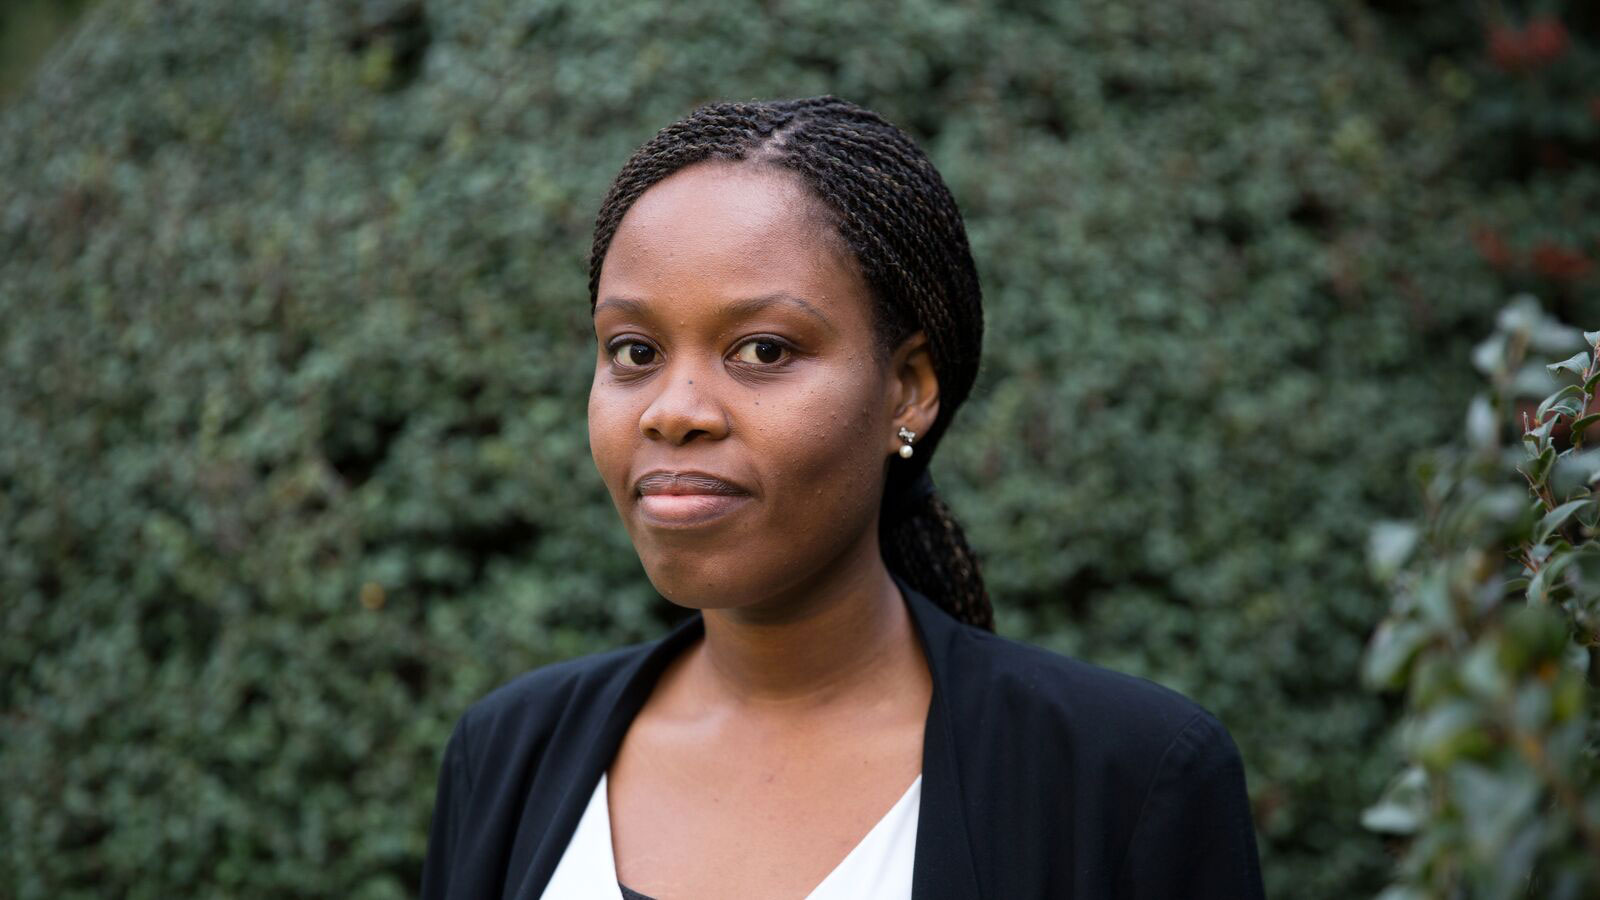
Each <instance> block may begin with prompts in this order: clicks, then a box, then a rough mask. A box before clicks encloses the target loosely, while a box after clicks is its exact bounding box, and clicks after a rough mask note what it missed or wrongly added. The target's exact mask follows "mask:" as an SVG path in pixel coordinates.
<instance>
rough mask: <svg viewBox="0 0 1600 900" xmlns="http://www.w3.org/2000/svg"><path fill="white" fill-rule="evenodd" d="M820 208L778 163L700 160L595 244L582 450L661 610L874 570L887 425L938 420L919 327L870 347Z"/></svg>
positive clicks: (864, 304) (891, 448) (890, 430)
mask: <svg viewBox="0 0 1600 900" xmlns="http://www.w3.org/2000/svg"><path fill="white" fill-rule="evenodd" d="M817 203H818V201H816V200H815V198H813V197H812V196H811V195H810V194H809V193H808V191H807V190H806V188H805V187H804V185H803V184H802V183H801V182H800V181H799V179H798V178H797V177H796V176H794V175H792V174H790V173H787V172H784V171H782V170H776V169H772V168H765V167H754V166H749V165H741V164H736V163H724V162H710V163H700V164H697V165H693V166H689V167H687V168H685V169H682V170H680V171H678V172H676V173H674V174H673V175H671V176H669V177H667V178H666V179H664V180H662V181H661V182H659V183H658V184H656V185H655V186H653V187H651V188H650V189H649V190H647V191H646V192H645V193H644V194H643V195H642V196H640V197H639V199H638V200H637V201H636V202H635V203H634V204H633V206H632V207H631V208H630V209H629V210H628V213H627V215H626V216H624V217H623V220H622V222H621V224H620V225H619V226H618V228H617V232H616V235H615V237H614V238H613V239H612V242H611V246H610V249H609V251H608V252H607V254H606V257H605V261H604V264H603V266H602V268H601V271H600V283H599V295H598V303H597V305H596V307H595V314H594V327H595V335H596V337H597V339H598V342H599V346H598V353H597V356H596V361H595V370H594V383H593V385H592V386H591V388H590V393H589V442H590V448H591V450H592V452H593V454H594V461H595V466H596V467H597V468H598V469H599V471H600V476H601V478H602V479H603V480H604V481H605V483H606V487H607V489H608V490H609V491H610V492H611V499H612V501H613V502H614V503H615V504H616V507H617V511H618V513H620V514H621V516H622V521H623V524H624V525H625V526H626V527H627V529H628V533H629V536H630V537H631V538H632V540H633V545H634V547H635V549H636V550H637V551H638V553H639V558H640V560H641V561H642V562H643V564H644V567H645V570H646V572H647V573H648V574H649V576H650V580H651V582H652V583H653V584H654V585H655V587H656V589H657V590H659V591H660V592H661V594H662V595H663V596H665V597H666V598H667V599H669V600H671V601H673V602H676V603H679V604H682V605H685V606H691V607H696V608H702V609H718V608H730V607H749V606H752V605H755V604H759V603H761V602H762V601H763V600H766V599H769V598H771V597H774V596H780V595H784V594H788V593H791V592H795V591H799V592H804V590H805V588H806V586H807V585H808V584H810V583H813V582H815V581H817V580H818V579H820V578H825V577H827V576H828V574H829V573H836V572H837V570H838V568H840V567H841V566H850V565H860V564H862V561H863V560H866V559H871V560H872V561H873V562H878V558H877V555H876V552H877V517H878V507H879V501H880V498H881V497H882V494H883V484H884V476H885V463H886V461H887V460H888V458H889V455H890V454H892V453H894V452H895V451H896V450H897V448H898V447H899V446H900V443H901V441H900V440H899V438H898V437H896V431H897V430H898V428H899V426H900V425H901V424H905V425H907V426H908V427H910V428H911V429H912V430H914V431H918V432H923V431H925V430H926V428H927V426H928V425H930V424H931V423H932V422H933V419H934V416H935V415H936V414H937V412H938V397H937V384H936V379H935V377H934V373H933V369H932V363H931V360H930V359H929V357H928V355H927V351H926V340H925V338H924V337H923V336H922V335H921V334H920V333H919V334H917V335H915V336H913V338H911V339H909V340H908V341H907V342H906V343H905V344H903V345H902V346H901V347H900V348H899V349H897V350H896V351H895V353H894V354H893V355H892V356H891V358H890V359H889V360H887V361H881V360H879V359H878V358H877V357H876V356H875V354H874V350H873V333H872V324H871V312H870V305H869V304H870V296H869V293H868V290H867V286H866V284H865V282H864V281H863V280H862V278H861V276H860V274H859V273H858V271H857V270H856V268H855V267H854V265H853V261H852V260H851V259H850V257H849V256H848V254H847V253H846V252H845V251H844V250H843V249H842V248H841V246H840V245H839V244H838V243H837V242H836V240H834V239H832V236H831V235H830V234H829V233H828V232H827V231H826V228H827V226H826V225H825V224H823V219H822V218H821V217H819V216H818V214H817V212H818V209H819V207H818V206H817V205H816V204H817ZM704 476H711V478H712V479H720V480H722V481H724V482H727V483H728V485H729V486H727V487H719V486H718V485H717V484H716V483H715V481H707V480H706V478H705V477H704ZM715 491H726V492H727V493H715ZM708 492H709V493H708ZM864 542H866V543H864ZM880 564H881V563H880Z"/></svg>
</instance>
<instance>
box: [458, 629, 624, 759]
mask: <svg viewBox="0 0 1600 900" xmlns="http://www.w3.org/2000/svg"><path fill="white" fill-rule="evenodd" d="M652 646H654V642H652V643H640V644H630V645H628V646H625V647H618V648H614V649H611V650H606V651H602V652H599V653H591V654H588V655H585V656H578V657H574V658H572V659H567V660H562V661H560V662H553V663H548V664H546V665H542V666H539V667H537V668H533V669H530V670H528V671H526V672H523V673H522V674H520V675H517V676H516V677H514V678H512V679H510V680H509V681H506V682H504V683H502V684H501V685H499V686H498V687H496V688H494V689H493V690H491V691H490V692H489V693H487V694H485V695H484V696H482V697H481V698H479V699H478V700H477V701H475V702H473V703H472V704H471V705H470V706H468V707H467V709H466V711H465V712H464V713H463V714H462V716H461V718H460V719H459V720H458V722H457V723H456V736H457V740H458V742H459V743H461V744H463V745H466V746H467V747H471V748H473V749H472V750H466V749H464V750H463V752H467V753H469V754H470V755H472V756H478V755H479V752H481V750H482V749H483V748H486V747H494V746H501V747H503V746H506V745H507V744H513V745H522V746H527V745H529V744H540V743H543V742H544V741H545V740H547V739H548V737H549V735H550V734H551V733H553V732H554V731H555V730H556V729H557V728H558V727H560V726H562V725H572V724H577V723H578V722H579V721H581V720H586V719H588V718H589V717H591V716H593V715H594V714H595V713H596V712H598V711H599V710H601V709H602V704H601V703H600V702H599V700H600V698H601V697H602V696H604V695H606V694H608V693H611V692H615V691H620V689H621V688H622V686H623V683H624V682H625V680H626V678H627V675H628V673H629V671H630V670H631V669H632V668H633V664H634V663H637V662H638V661H639V660H640V659H642V658H643V657H644V656H645V655H646V654H648V653H649V651H650V649H651V647H652Z"/></svg>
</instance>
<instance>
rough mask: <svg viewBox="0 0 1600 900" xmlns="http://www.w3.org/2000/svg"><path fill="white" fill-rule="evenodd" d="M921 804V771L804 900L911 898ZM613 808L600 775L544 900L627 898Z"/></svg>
mask: <svg viewBox="0 0 1600 900" xmlns="http://www.w3.org/2000/svg"><path fill="white" fill-rule="evenodd" d="M921 805H922V775H921V773H918V774H917V777H916V778H915V779H913V780H912V782H911V786H910V787H908V788H906V791H905V793H904V794H902V795H900V799H899V800H896V801H895V804H894V805H893V806H891V807H890V808H889V811H888V812H886V813H884V814H883V818H881V819H879V820H878V821H877V823H876V824H875V825H873V826H872V829H871V830H870V831H868V832H867V833H866V836H864V837H863V838H861V840H860V841H859V842H857V843H856V845H855V846H854V847H852V848H850V852H849V853H848V854H846V855H845V858H844V859H842V860H840V861H839V864H838V865H837V866H834V867H833V871H831V872H829V873H828V875H827V877H825V878H823V879H822V881H821V882H819V883H818V884H817V886H816V887H815V888H812V890H811V893H809V894H807V895H806V898H805V900H851V898H857V897H872V898H874V900H909V898H910V897H911V869H912V861H913V859H914V858H915V856H916V846H917V813H918V811H919V809H920V808H921ZM610 806H611V804H610V800H609V795H608V793H607V788H606V773H604V772H601V773H600V781H599V783H597V784H596V785H595V787H594V792H593V793H592V794H591V795H590V796H589V805H588V806H587V807H585V808H584V810H583V817H582V818H581V819H579V820H578V827H577V828H576V829H574V831H573V833H572V838H571V839H570V840H569V841H568V842H567V848H566V851H565V852H564V853H563V854H562V856H561V861H560V862H559V863H558V864H557V865H556V870H555V872H554V873H552V874H551V876H550V881H549V883H548V884H546V885H545V889H544V893H543V895H542V896H543V897H544V898H545V900H622V889H621V888H620V887H618V886H617V860H616V856H615V854H614V852H613V848H612V846H611V809H610ZM630 887H631V885H630Z"/></svg>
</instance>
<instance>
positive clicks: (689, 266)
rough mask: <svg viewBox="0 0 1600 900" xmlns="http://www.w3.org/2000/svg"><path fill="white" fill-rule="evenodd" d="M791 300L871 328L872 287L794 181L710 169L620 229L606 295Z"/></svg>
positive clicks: (686, 173) (668, 190) (694, 171)
mask: <svg viewBox="0 0 1600 900" xmlns="http://www.w3.org/2000/svg"><path fill="white" fill-rule="evenodd" d="M773 294H790V295H795V296H800V297H803V298H805V299H807V300H808V301H810V302H811V303H813V304H815V305H817V306H820V307H824V308H825V309H826V311H827V313H828V315H829V317H830V318H834V319H835V320H836V321H838V320H841V319H842V320H845V321H848V322H852V323H855V322H864V321H866V317H867V313H868V310H867V308H866V303H867V300H868V296H867V292H866V287H865V284H864V282H863V281H862V280H861V278H860V275H859V274H858V272H857V270H856V267H855V265H854V261H853V260H852V259H851V257H850V256H849V254H848V252H847V251H845V250H844V249H843V246H842V244H841V242H840V241H839V240H838V239H837V238H836V237H835V236H834V235H833V234H832V232H831V226H830V225H829V224H828V217H827V215H826V210H825V208H824V207H823V206H822V203H821V201H820V200H818V199H817V198H816V197H815V196H813V195H812V194H811V192H810V191H809V189H808V188H807V187H806V186H805V184H804V183H803V182H802V181H801V180H800V178H799V176H797V175H795V174H794V173H791V172H787V171H784V170H781V169H776V168H772V167H768V166H759V167H758V166H751V165H748V164H739V163H726V162H708V163H699V164H696V165H693V166H688V167H686V168H684V169H681V170H679V171H677V172H675V173H673V174H672V175H670V176H668V177H667V178H664V179H662V180H661V181H660V182H659V183H657V184H655V185H654V186H652V187H651V188H649V189H648V190H646V191H645V192H644V193H643V194H642V195H640V197H639V199H638V200H636V201H635V202H634V204H633V206H632V207H631V208H630V209H629V210H628V213H627V215H625V216H624V217H623V219H622V222H621V224H619V225H618V227H617V232H616V235H615V236H614V237H613V238H612V241H611V246H610V248H609V249H608V250H607V253H606V257H605V261H604V263H603V264H602V266H601V271H600V297H599V299H600V300H601V301H604V300H605V299H607V298H608V297H612V296H625V297H631V298H635V299H640V300H643V301H645V302H647V303H650V304H652V305H654V304H657V303H660V304H670V305H671V306H673V307H674V308H675V310H679V309H684V308H686V307H688V306H693V305H696V304H699V305H705V304H712V305H715V304H718V303H729V302H733V301H738V300H743V299H748V298H750V297H759V296H769V295H773Z"/></svg>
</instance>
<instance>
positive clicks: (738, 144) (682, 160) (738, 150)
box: [589, 96, 994, 630]
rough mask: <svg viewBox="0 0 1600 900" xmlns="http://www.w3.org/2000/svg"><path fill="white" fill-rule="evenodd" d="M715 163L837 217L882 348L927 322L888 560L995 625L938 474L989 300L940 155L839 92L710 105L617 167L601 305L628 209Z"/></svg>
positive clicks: (943, 600)
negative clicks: (925, 403) (924, 394)
mask: <svg viewBox="0 0 1600 900" xmlns="http://www.w3.org/2000/svg"><path fill="white" fill-rule="evenodd" d="M708 160H729V161H749V162H755V163H761V164H770V165H776V166H780V167H782V168H785V169H788V170H790V171H792V172H795V173H796V174H798V175H799V176H800V177H801V179H802V180H803V181H804V182H805V183H806V185H807V186H808V187H809V188H810V189H811V191H812V192H813V193H814V194H815V195H816V196H817V197H818V199H820V200H821V201H822V203H823V205H824V207H825V208H826V209H827V210H828V211H829V212H830V213H831V214H832V216H833V218H834V222H833V224H834V229H835V230H836V231H837V232H838V235H839V237H840V238H841V239H842V240H843V242H844V243H845V245H846V246H847V247H848V248H849V250H850V252H851V253H852V254H853V255H854V257H855V259H856V261H857V262H858V264H859V265H860V268H861V271H862V274H863V276H864V277H865V279H866V281H867V285H868V287H869V288H870V289H871V294H872V297H873V311H872V312H873V315H872V320H873V329H874V332H875V337H876V344H877V347H878V349H879V352H880V354H882V355H884V356H887V354H888V353H889V352H890V351H891V350H893V349H894V347H895V346H897V345H898V344H899V342H900V341H902V340H904V339H905V338H906V337H908V336H909V335H911V334H912V333H914V332H915V331H916V330H917V329H919V328H920V329H922V330H923V331H924V332H925V333H926V334H927V336H928V344H929V352H930V355H931V356H932V357H933V362H934V369H935V373H936V376H937V378H938V380H939V414H938V416H937V417H936V418H935V419H934V422H933V424H932V425H931V426H930V427H929V429H928V431H927V432H926V433H925V434H923V435H921V436H919V439H918V441H917V445H916V446H917V453H916V455H915V456H914V457H913V458H912V459H901V458H900V457H898V456H893V457H890V466H889V475H888V483H887V485H886V486H885V489H884V497H883V505H882V510H881V513H880V515H879V532H878V542H879V545H880V547H881V549H882V552H883V556H884V562H885V564H887V565H888V566H889V568H890V569H891V570H893V571H894V572H896V573H897V574H899V575H900V576H901V577H902V578H904V579H905V580H906V581H907V583H909V584H910V585H911V586H912V587H914V588H916V589H917V590H919V591H921V592H922V593H924V594H926V595H927V596H928V597H929V598H930V599H932V600H934V601H935V602H936V603H938V604H939V605H940V606H941V607H942V608H943V609H945V610H946V611H947V612H949V613H950V614H951V615H953V616H955V617H956V618H958V619H960V620H961V621H964V622H968V623H970V624H972V625H976V626H978V627H980V628H986V629H991V630H992V629H993V628H994V613H993V610H992V608H991V606H990V602H989V595H988V591H987V589H986V588H985V587H984V583H983V577H982V575H981V574H980V572H979V568H978V559H977V557H976V555H975V554H974V553H973V552H972V549H971V547H969V546H968V544H967V539H966V535H965V533H963V532H962V530H961V526H960V525H959V524H957V523H956V520H955V518H954V517H953V516H952V515H951V513H950V509H949V507H947V506H946V505H945V503H944V501H943V500H942V499H940V497H939V496H938V494H936V493H934V491H933V488H932V481H931V479H929V478H928V477H927V466H928V461H929V460H930V459H931V458H932V456H933V452H934V450H935V449H936V448H937V447H938V445H939V440H940V438H941V437H943V435H944V432H945V430H946V429H947V428H948V427H949V425H950V420H951V418H952V417H953V416H954V415H955V411H956V409H957V408H958V407H959V406H960V405H961V404H962V402H964V401H965V400H966V398H967V395H968V394H969V393H970V392H971V390H972V385H973V382H974V381H976V380H977V375H978V362H979V357H980V355H981V352H982V346H983V303H982V293H981V291H980V289H979V286H978V274H977V269H976V267H975V266H974V265H973V261H972V251H971V248H970V246H969V245H968V243H967V233H966V227H965V225H964V224H963V222H962V219H961V212H960V210H959V209H958V208H957V207H956V204H955V199H954V198H953V197H952V196H951V195H950V190H949V188H947V187H946V186H945V183H944V180H943V179H942V178H941V177H940V175H939V172H938V170H937V169H935V168H934V166H933V163H932V162H930V161H929V160H928V157H927V156H926V155H925V154H923V152H922V150H921V149H920V148H918V147H917V145H916V144H915V143H914V142H913V141H912V140H911V138H910V137H908V136H907V135H906V134H905V132H903V131H901V130H900V129H899V128H896V127H895V126H894V125H892V124H890V123H889V122H888V121H886V120H885V119H884V118H883V117H882V116H879V115H878V114H877V113H875V112H872V111H871V110H869V109H865V108H863V107H860V106H857V105H856V104H854V103H850V102H849V101H846V100H842V99H840V98H838V97H834V96H821V97H806V98H802V99H796V100H776V101H768V102H752V103H715V104H708V105H705V106H702V107H700V108H698V109H696V110H694V111H693V112H691V113H690V114H689V115H688V116H685V117H684V118H683V119H681V120H679V121H677V122H674V123H672V124H671V125H668V126H667V127H665V128H663V129H661V131H659V132H657V133H656V135H655V136H654V137H652V138H651V139H650V140H649V141H647V142H646V143H645V144H644V146H642V147H640V148H639V149H638V150H636V151H634V154H633V156H632V157H631V158H629V160H628V161H627V163H625V164H624V165H623V167H622V171H620V172H619V173H617V177H616V179H615V180H614V181H612V183H611V187H610V189H609V190H608V191H607V192H606V196H605V200H604V201H603V202H602V203H601V205H600V212H599V214H598V216H596V219H595V229H594V245H593V249H592V250H591V252H590V256H589V305H590V308H591V309H592V308H593V307H594V305H595V303H596V302H597V301H598V300H599V288H600V267H601V264H602V263H603V262H604V261H605V256H606V251H607V250H608V249H609V248H610V246H611V240H612V238H613V237H615V235H616V232H617V226H618V225H620V224H621V222H622V218H623V216H624V215H625V214H626V213H627V211H628V209H629V208H631V207H632V206H633V204H634V202H635V201H636V200H638V199H639V197H640V195H642V194H643V193H644V192H645V191H646V190H648V189H649V188H650V187H651V186H653V185H655V184H656V183H657V182H659V181H661V180H662V179H664V178H666V177H667V176H668V175H671V174H672V173H673V172H676V171H678V170H679V169H682V168H685V167H687V166H690V165H693V164H695V163H699V162H705V161H708Z"/></svg>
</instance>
